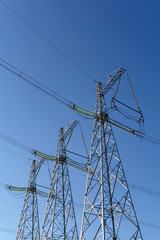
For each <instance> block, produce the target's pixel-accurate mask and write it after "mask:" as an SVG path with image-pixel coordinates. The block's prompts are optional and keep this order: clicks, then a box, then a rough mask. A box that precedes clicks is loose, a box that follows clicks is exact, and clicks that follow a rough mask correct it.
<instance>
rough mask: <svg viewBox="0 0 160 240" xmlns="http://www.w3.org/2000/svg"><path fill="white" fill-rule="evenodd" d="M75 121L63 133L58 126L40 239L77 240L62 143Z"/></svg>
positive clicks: (63, 144)
mask: <svg viewBox="0 0 160 240" xmlns="http://www.w3.org/2000/svg"><path fill="white" fill-rule="evenodd" d="M77 123H78V122H77V121H74V122H73V124H71V127H69V129H68V131H66V132H65V133H63V128H60V131H59V139H58V146H57V154H56V160H55V165H54V169H53V175H52V179H51V185H50V191H49V195H48V200H47V207H46V213H45V218H44V222H43V226H42V234H41V240H62V239H65V240H67V239H68V240H70V239H72V240H78V231H77V224H76V218H75V212H74V206H73V199H72V192H71V185H70V179H69V172H68V166H67V158H66V151H65V143H64V139H65V138H66V137H67V136H68V134H69V133H70V132H71V130H72V129H73V128H74V126H75V124H77Z"/></svg>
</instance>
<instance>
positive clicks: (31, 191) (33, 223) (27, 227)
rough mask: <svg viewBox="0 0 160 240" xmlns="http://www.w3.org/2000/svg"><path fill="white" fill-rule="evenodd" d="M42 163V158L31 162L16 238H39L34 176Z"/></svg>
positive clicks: (27, 239) (22, 239) (32, 239)
mask: <svg viewBox="0 0 160 240" xmlns="http://www.w3.org/2000/svg"><path fill="white" fill-rule="evenodd" d="M42 163H43V159H42V160H40V161H39V162H38V163H37V164H36V161H35V160H33V162H32V167H31V171H30V177H29V181H28V187H27V191H26V195H25V199H24V204H23V208H22V212H21V218H20V222H19V225H18V231H17V236H16V240H39V239H40V229H39V214H38V200H37V191H36V177H37V174H38V172H39V169H40V167H41V165H42Z"/></svg>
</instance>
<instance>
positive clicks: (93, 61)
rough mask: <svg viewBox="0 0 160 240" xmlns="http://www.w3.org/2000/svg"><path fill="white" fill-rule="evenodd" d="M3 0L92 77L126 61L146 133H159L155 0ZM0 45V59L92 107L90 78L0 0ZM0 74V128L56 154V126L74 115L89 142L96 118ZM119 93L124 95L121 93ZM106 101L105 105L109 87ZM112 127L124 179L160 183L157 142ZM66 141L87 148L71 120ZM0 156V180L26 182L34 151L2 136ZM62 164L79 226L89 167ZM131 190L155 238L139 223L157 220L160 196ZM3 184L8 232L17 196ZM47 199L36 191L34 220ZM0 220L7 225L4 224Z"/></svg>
mask: <svg viewBox="0 0 160 240" xmlns="http://www.w3.org/2000/svg"><path fill="white" fill-rule="evenodd" d="M3 1H4V2H5V3H7V4H8V6H10V7H11V8H12V9H13V10H14V11H15V12H16V13H17V14H19V15H20V16H21V17H23V18H24V19H25V20H26V21H27V22H28V23H30V24H31V25H32V26H34V27H35V28H36V29H37V30H38V31H39V32H40V33H42V34H43V35H44V36H45V37H46V38H47V39H48V40H50V41H51V42H52V43H53V44H54V45H55V46H56V47H57V48H59V49H61V51H63V52H64V53H65V54H66V55H67V56H69V57H70V58H71V59H72V60H73V61H75V62H76V63H77V64H78V65H79V66H80V67H81V68H83V69H84V70H85V71H86V72H87V73H88V74H89V75H91V76H93V78H94V79H96V80H97V81H102V82H104V83H105V82H106V81H107V75H108V74H109V73H110V72H113V71H114V70H115V69H117V68H118V67H120V66H123V67H124V68H126V69H127V71H128V73H129V76H130V80H131V82H132V84H133V87H134V90H135V93H136V96H137V99H138V101H139V105H140V107H141V109H142V111H143V114H144V118H145V131H146V134H149V135H152V136H154V137H156V138H160V137H159V135H160V128H159V122H160V101H159V99H160V96H159V89H160V80H159V64H160V60H159V58H160V47H159V43H160V15H159V12H160V2H159V1H158V0H154V1H151V0H139V1H138V0H134V1H133V0H130V1H127V0H121V1H119V0H113V1H109V0H100V1H96V0H88V1H86V0H81V1H74V0H67V1H64V0H63V1H62V0H47V1H46V0H35V1H31V0H27V1H20V0H14V1H12V0H3ZM0 52H1V58H3V59H5V60H6V61H8V62H9V63H11V64H13V65H14V66H15V67H17V68H19V69H21V70H22V71H24V72H25V73H27V74H29V75H30V76H32V77H34V78H35V79H37V80H38V81H40V82H41V83H43V84H45V85H46V86H48V87H50V88H51V89H53V90H55V91H56V92H58V93H59V94H61V95H63V96H64V97H66V98H67V99H69V100H71V101H72V102H74V103H77V104H79V105H80V106H82V107H85V108H87V109H90V110H93V111H94V106H95V95H96V84H95V82H94V81H92V80H91V79H90V78H89V77H88V76H87V75H86V74H84V73H83V72H82V71H80V70H79V69H78V68H76V67H75V66H74V65H73V64H71V63H70V62H69V61H68V60H67V59H66V58H65V57H64V56H63V55H62V54H60V53H59V52H58V51H57V50H56V49H55V48H53V47H51V46H50V45H49V44H48V43H47V42H46V41H44V40H43V39H42V38H40V37H39V36H38V35H37V34H36V33H35V32H34V31H32V30H31V29H30V28H29V27H28V26H26V25H25V24H24V22H22V21H21V20H20V19H19V18H17V17H16V16H15V15H14V14H13V13H12V12H11V11H10V10H9V9H7V8H6V7H5V6H4V5H3V4H2V3H1V1H0ZM0 79H1V80H0V82H1V87H0V111H1V117H0V132H2V133H4V134H7V135H9V136H10V137H13V138H14V139H17V140H19V141H20V142H23V143H25V144H26V145H29V146H31V147H32V148H36V149H39V150H40V151H42V152H46V153H49V154H53V155H55V154H56V147H57V140H58V131H59V128H60V127H65V126H66V123H70V122H71V121H72V120H73V119H77V120H79V121H80V122H81V126H82V129H83V132H84V137H85V139H86V144H87V148H88V151H89V148H90V142H91V134H92V126H93V120H86V119H83V118H81V117H80V116H78V115H77V114H76V113H74V112H73V111H72V110H70V109H69V108H67V107H66V106H65V105H63V104H61V103H59V102H57V101H56V100H54V99H52V98H50V97H48V96H47V95H45V94H44V93H42V92H40V91H38V90H37V89H35V88H33V87H32V86H30V85H28V84H27V83H26V82H24V81H22V80H21V79H20V78H18V77H16V76H14V75H13V74H11V73H10V72H8V71H6V70H4V69H3V68H0ZM120 91H121V92H123V93H125V94H129V95H131V93H130V92H129V88H128V82H127V81H124V82H123V84H122V86H121V89H120ZM131 96H132V95H131ZM121 98H122V99H123V100H124V101H125V102H126V103H131V101H130V99H129V98H126V97H124V95H121ZM106 100H108V101H107V103H108V104H109V98H108V99H107V96H106ZM132 103H133V104H134V102H132ZM132 103H131V104H132ZM150 105H151V106H150ZM130 126H132V122H131V123H130ZM114 133H115V137H116V140H117V144H118V148H119V152H120V156H121V160H122V164H123V166H124V169H125V173H126V177H127V179H128V182H131V183H134V184H138V185H141V186H144V187H147V188H150V189H152V190H155V191H160V174H159V169H160V159H159V155H160V146H158V145H155V144H153V143H151V142H147V141H145V140H143V141H140V140H139V139H138V138H136V137H134V136H131V135H129V134H127V133H125V132H123V131H120V130H117V129H116V128H114ZM68 149H69V150H72V151H76V152H78V153H81V154H85V150H84V147H83V143H82V139H81V135H80V129H79V127H76V129H75V132H74V134H73V139H72V141H71V142H70V144H69V146H68ZM72 158H74V159H75V160H77V161H80V159H77V158H75V157H74V156H72ZM0 159H1V167H0V182H3V183H7V184H11V185H15V186H26V185H27V182H28V178H29V171H30V167H31V161H30V160H31V159H33V156H32V155H30V154H28V153H26V152H24V151H22V150H21V149H18V148H16V147H15V146H12V145H10V144H9V143H6V142H4V141H2V140H0ZM81 161H83V162H84V160H81ZM46 168H47V165H44V167H43V168H42V172H41V173H40V176H39V178H38V181H39V183H40V184H43V185H46V184H47V181H48V180H47V173H46ZM69 170H70V178H71V186H72V190H73V198H74V201H75V202H76V203H79V205H78V204H77V205H76V206H75V209H76V214H77V222H78V229H79V232H80V224H81V216H82V208H81V205H80V204H83V198H84V191H85V182H86V175H85V173H83V172H80V171H78V170H75V169H73V168H69ZM130 190H131V194H132V197H133V202H134V206H135V209H136V213H137V216H138V219H139V222H140V226H141V230H142V234H143V237H144V239H145V240H151V239H159V237H160V229H158V228H157V229H156V228H153V227H149V226H146V225H144V224H143V223H144V222H149V223H152V224H154V226H155V225H160V205H159V199H158V198H157V197H154V196H151V195H147V194H145V193H143V192H141V191H137V190H134V189H130ZM0 191H1V194H0V196H1V199H0V216H1V217H0V239H3V240H11V239H15V236H16V231H17V227H18V223H19V219H20V214H21V209H22V205H23V199H24V195H23V196H22V198H19V197H18V198H15V197H13V196H12V195H11V194H10V193H9V192H8V191H6V190H5V189H3V188H0ZM45 203H46V199H44V198H40V199H39V204H40V208H39V212H40V222H41V224H42V221H43V216H44V211H45ZM2 228H3V229H9V230H12V231H13V232H12V233H11V232H10V233H9V232H5V231H3V229H2ZM14 232H15V233H14Z"/></svg>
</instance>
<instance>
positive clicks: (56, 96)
mask: <svg viewBox="0 0 160 240" xmlns="http://www.w3.org/2000/svg"><path fill="white" fill-rule="evenodd" d="M0 60H1V61H2V62H3V63H0V66H1V67H3V68H5V69H6V70H8V71H9V72H11V73H13V74H14V75H16V76H17V77H19V78H21V79H23V80H24V81H25V82H27V83H29V84H30V85H32V86H33V87H35V88H37V89H38V90H40V91H42V92H44V93H45V94H47V95H49V96H50V97H52V98H54V99H56V100H57V101H59V102H61V103H63V104H64V105H66V106H68V107H71V102H70V101H69V100H67V99H66V98H64V97H63V96H61V95H60V94H58V93H56V92H55V91H53V90H52V89H50V88H48V87H46V86H45V85H43V84H42V83H40V82H39V81H37V80H35V79H33V78H32V77H30V76H29V75H27V74H25V73H24V72H23V71H21V70H20V69H18V68H16V67H14V66H13V65H11V64H10V63H8V62H7V61H5V60H3V59H2V58H0Z"/></svg>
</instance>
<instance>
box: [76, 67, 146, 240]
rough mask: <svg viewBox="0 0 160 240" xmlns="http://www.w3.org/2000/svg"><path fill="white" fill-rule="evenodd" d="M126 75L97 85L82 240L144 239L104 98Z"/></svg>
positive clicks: (118, 73) (117, 75)
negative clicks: (103, 84)
mask: <svg viewBox="0 0 160 240" xmlns="http://www.w3.org/2000/svg"><path fill="white" fill-rule="evenodd" d="M124 72H125V70H124V69H123V68H120V69H119V70H118V71H117V72H116V73H115V74H114V75H113V76H112V77H111V78H110V80H109V82H108V83H107V84H106V85H105V86H102V83H97V93H96V105H95V119H94V126H93V133H92V141H91V150H90V159H89V164H88V174H87V184H86V191H85V200H84V209H83V217H82V226H81V235H80V239H81V240H84V239H85V240H89V239H92V240H98V239H99V240H109V239H112V240H120V239H123V240H125V239H126V240H129V239H130V240H142V239H143V238H142V234H141V231H140V227H139V223H138V220H137V217H136V213H135V209H134V205H133V201H132V198H131V194H130V191H129V188H128V184H127V180H126V177H125V173H124V169H123V166H122V163H121V159H120V156H119V152H118V148H117V144H116V141H115V137H114V134H113V131H112V126H111V124H110V119H109V116H108V113H107V108H106V103H105V99H104V95H105V94H106V93H107V92H108V91H109V90H110V88H111V87H112V86H113V85H114V84H115V83H116V81H117V80H119V79H120V78H121V76H122V74H123V73H124Z"/></svg>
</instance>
